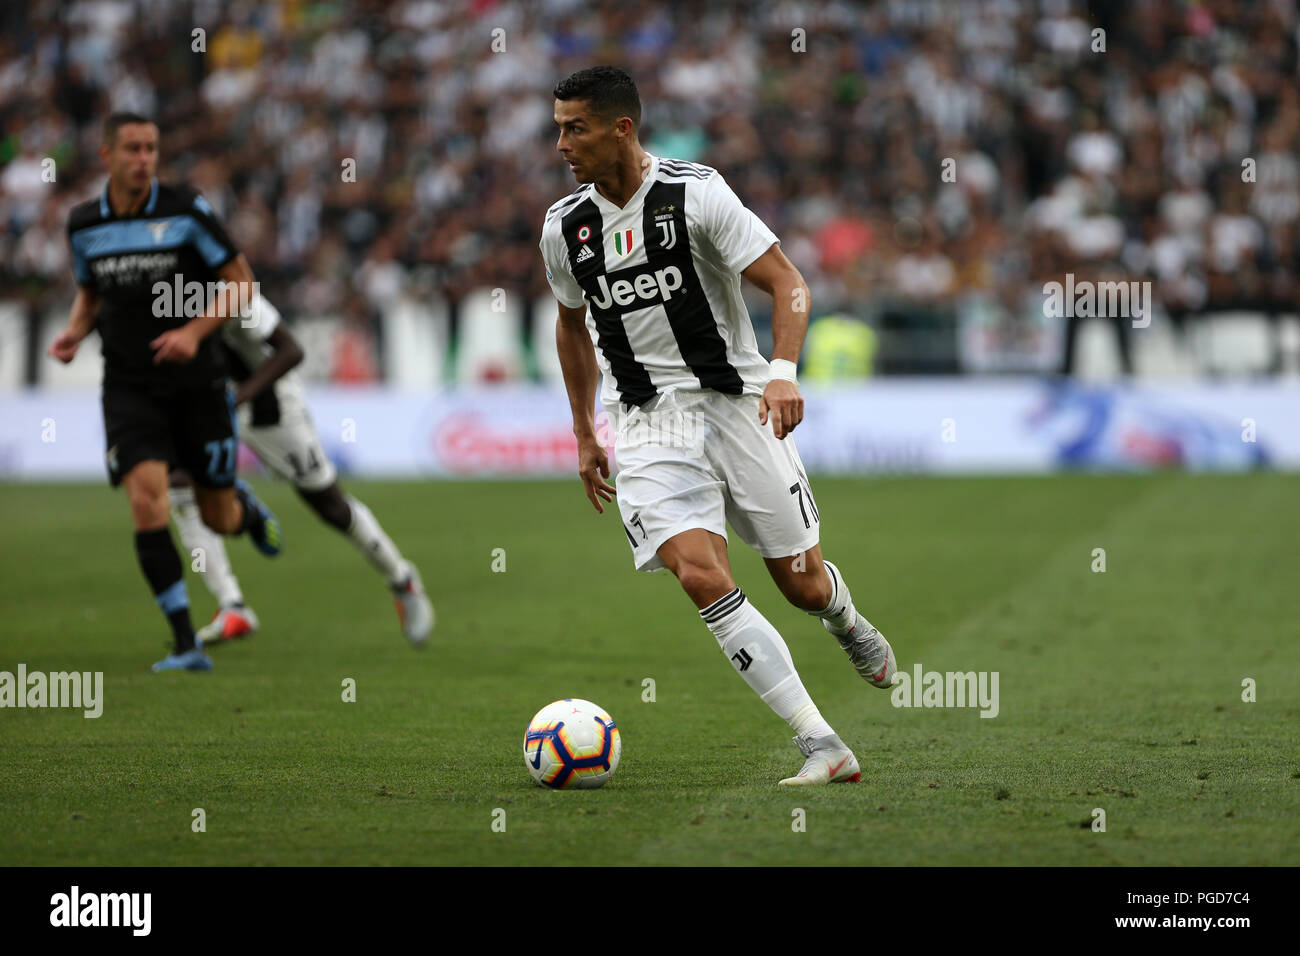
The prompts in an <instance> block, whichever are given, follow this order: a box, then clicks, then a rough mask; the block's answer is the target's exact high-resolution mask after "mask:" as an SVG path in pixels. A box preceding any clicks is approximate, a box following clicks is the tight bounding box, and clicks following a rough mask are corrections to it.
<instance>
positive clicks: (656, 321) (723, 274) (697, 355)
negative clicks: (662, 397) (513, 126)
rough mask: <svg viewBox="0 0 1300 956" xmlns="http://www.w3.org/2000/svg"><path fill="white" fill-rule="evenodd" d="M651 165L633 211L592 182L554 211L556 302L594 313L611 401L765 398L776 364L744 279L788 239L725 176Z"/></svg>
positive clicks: (548, 240) (547, 253)
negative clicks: (706, 393)
mask: <svg viewBox="0 0 1300 956" xmlns="http://www.w3.org/2000/svg"><path fill="white" fill-rule="evenodd" d="M649 158H650V169H649V172H648V174H647V176H646V178H645V180H644V181H643V182H642V183H641V187H640V188H639V189H638V190H637V191H636V192H635V193H634V194H633V196H632V198H631V199H630V200H628V203H627V205H626V206H624V207H623V208H622V209H619V208H618V207H617V206H615V205H614V204H613V203H612V202H610V201H609V200H608V199H606V198H605V197H604V196H602V195H600V193H599V192H597V190H596V187H595V185H594V184H590V183H589V184H586V185H584V186H582V187H581V188H579V189H577V190H575V191H574V192H573V193H571V194H570V195H568V196H566V197H565V198H564V199H561V200H560V201H559V202H557V203H555V204H554V205H553V206H551V208H550V209H549V210H547V213H546V222H545V224H544V225H543V227H542V241H541V248H542V258H543V259H544V260H545V262H546V278H547V280H548V281H549V282H550V284H551V289H552V290H553V291H554V292H555V297H556V298H557V299H558V300H559V301H560V302H561V303H562V304H563V305H565V306H567V307H569V308H574V309H576V308H578V307H579V306H581V305H582V304H583V302H584V301H585V302H586V303H587V305H588V310H587V330H588V331H589V332H590V334H591V340H592V342H593V343H594V344H595V346H596V357H597V360H598V362H599V365H600V369H601V372H602V373H603V374H604V385H603V387H602V389H601V400H602V401H603V402H605V403H606V404H612V403H615V402H619V401H622V402H626V403H628V404H629V405H643V404H645V403H646V402H647V401H649V400H650V399H652V398H653V397H654V396H655V395H657V394H659V393H660V392H662V391H665V390H666V389H669V388H675V389H687V390H689V389H696V390H699V389H706V388H711V389H715V390H716V391H719V392H725V393H727V394H731V395H739V394H741V393H743V392H748V393H752V394H761V393H762V391H763V388H764V386H765V385H766V384H767V380H768V376H769V372H768V362H767V359H765V358H764V357H763V355H762V353H761V352H759V350H758V344H757V342H756V341H755V339H754V328H753V325H752V324H751V323H750V321H749V312H748V310H747V309H746V308H745V303H744V301H743V300H742V299H741V295H740V273H741V271H742V270H744V269H745V268H747V267H748V266H749V265H750V264H751V263H752V262H753V261H754V260H755V259H757V258H758V257H759V256H761V255H762V254H763V253H764V252H766V251H767V250H768V249H769V248H771V246H772V244H773V243H775V242H777V238H776V236H775V235H773V233H772V231H771V230H770V229H768V228H767V226H765V225H764V224H763V222H762V220H761V219H759V218H758V217H757V216H756V215H754V214H753V213H752V212H750V211H749V210H748V209H746V208H745V206H744V205H743V204H742V203H741V201H740V200H739V199H738V198H737V197H736V194H735V193H734V192H732V191H731V187H730V186H728V185H727V183H726V181H725V180H724V179H723V178H722V176H721V175H720V174H719V173H718V172H717V170H715V169H711V168H710V167H708V166H701V165H699V164H697V163H688V162H684V161H681V160H675V159H661V158H659V157H657V156H650V157H649Z"/></svg>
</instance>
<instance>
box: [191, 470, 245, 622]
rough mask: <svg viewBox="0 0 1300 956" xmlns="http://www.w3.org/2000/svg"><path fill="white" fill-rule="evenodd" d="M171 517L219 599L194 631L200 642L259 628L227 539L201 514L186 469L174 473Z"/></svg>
mask: <svg viewBox="0 0 1300 956" xmlns="http://www.w3.org/2000/svg"><path fill="white" fill-rule="evenodd" d="M170 497H171V511H172V521H174V522H175V524H176V530H177V531H179V532H180V536H181V544H182V546H183V548H184V550H185V551H186V552H187V553H188V554H189V556H190V558H191V559H192V561H193V564H192V565H191V566H192V567H193V568H194V569H195V570H196V571H198V572H199V576H200V577H202V578H203V584H204V585H205V586H206V587H207V589H208V591H209V592H210V593H211V594H212V596H213V597H214V598H215V599H216V601H217V610H216V613H214V614H213V615H212V620H211V621H209V622H208V623H207V624H205V625H204V626H203V627H201V628H199V629H198V631H197V632H195V637H196V638H197V640H198V643H199V644H202V645H209V644H219V643H220V642H222V641H230V640H234V639H236V638H240V637H248V636H249V635H251V634H253V633H255V632H256V631H257V623H258V622H257V615H256V614H254V613H253V610H252V608H250V607H249V606H248V605H247V604H245V603H244V592H243V590H242V589H241V588H240V587H239V579H238V578H237V577H235V572H234V570H233V569H232V568H231V566H230V556H229V555H227V554H226V543H225V541H224V540H223V539H222V537H221V535H219V534H217V533H216V532H215V531H213V530H212V529H211V528H209V527H208V526H207V525H206V524H204V523H203V518H202V517H201V516H200V515H199V506H198V504H197V503H196V501H195V498H194V484H193V482H192V481H191V480H190V476H189V475H188V474H186V472H185V471H184V470H183V469H179V468H178V469H175V470H174V471H172V473H171V495H170Z"/></svg>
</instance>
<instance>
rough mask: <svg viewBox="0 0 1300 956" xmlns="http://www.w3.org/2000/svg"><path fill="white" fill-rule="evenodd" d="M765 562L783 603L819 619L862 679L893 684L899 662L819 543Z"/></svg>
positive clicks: (766, 559) (883, 685)
mask: <svg viewBox="0 0 1300 956" xmlns="http://www.w3.org/2000/svg"><path fill="white" fill-rule="evenodd" d="M785 440H786V441H789V439H788V438H787V439H785ZM763 562H764V563H765V564H766V565H767V570H768V573H769V574H771V575H772V580H773V581H775V582H776V586H777V587H778V588H780V589H781V593H782V594H784V595H785V598H786V600H787V601H789V602H790V603H791V604H793V605H794V606H795V607H797V608H799V609H800V610H803V611H807V612H808V613H809V614H811V615H812V616H813V617H818V618H821V622H822V625H823V626H824V627H825V628H826V630H828V631H829V632H830V633H831V634H832V635H833V636H834V637H835V639H836V640H837V641H839V644H840V647H842V648H843V649H844V652H845V653H846V654H848V655H849V660H850V661H852V662H853V666H854V668H855V669H856V670H857V672H858V674H859V675H861V677H862V679H863V680H865V681H866V682H867V683H868V684H871V685H872V686H873V687H881V688H886V689H888V688H890V687H892V686H893V685H894V678H895V674H896V673H897V671H898V662H897V661H896V660H895V659H894V650H893V648H892V647H890V646H889V641H887V640H885V636H884V635H883V634H881V633H880V632H879V631H878V630H876V628H874V627H873V626H872V625H871V622H870V621H868V620H867V619H866V618H865V617H863V616H862V614H861V613H860V612H859V611H858V610H857V608H855V607H854V606H853V596H852V595H851V594H850V593H849V586H848V584H847V583H845V581H844V577H843V575H842V574H841V573H840V569H839V568H838V567H836V566H835V565H834V564H832V563H831V562H829V561H824V560H823V559H822V548H821V545H820V544H817V545H814V546H813V547H811V548H809V549H808V550H807V551H805V552H803V553H801V554H795V555H791V556H789V557H785V558H764V559H763Z"/></svg>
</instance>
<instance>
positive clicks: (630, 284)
mask: <svg viewBox="0 0 1300 956" xmlns="http://www.w3.org/2000/svg"><path fill="white" fill-rule="evenodd" d="M628 271H635V270H628ZM596 284H597V285H598V286H599V287H600V296H599V297H595V296H592V295H591V294H590V293H588V294H587V297H588V298H589V299H591V304H592V306H593V307H595V308H597V309H600V310H601V311H602V312H604V311H606V310H608V309H609V308H610V307H612V306H615V305H618V306H629V305H630V306H632V307H633V308H636V309H642V308H645V307H646V306H648V305H651V304H653V303H656V302H667V301H668V300H669V299H671V298H672V297H673V293H674V292H676V291H677V290H678V289H680V288H681V287H682V270H681V269H679V268H677V267H676V266H669V267H668V268H666V269H659V270H657V271H655V272H642V273H640V274H639V275H637V276H636V277H635V278H632V279H615V280H614V282H613V283H612V284H611V283H610V282H609V278H608V276H603V275H601V276H597V277H596ZM637 300H641V301H639V302H638V301H637Z"/></svg>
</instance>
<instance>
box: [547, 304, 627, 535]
mask: <svg viewBox="0 0 1300 956" xmlns="http://www.w3.org/2000/svg"><path fill="white" fill-rule="evenodd" d="M586 320H587V307H586V306H585V305H581V306H579V307H578V308H576V309H570V308H569V307H568V306H566V305H564V304H562V303H561V304H560V317H559V319H558V320H557V321H556V323H555V348H556V351H558V352H559V355H560V370H561V371H562V372H563V373H564V388H565V390H566V391H568V393H569V408H570V410H571V411H572V412H573V434H574V437H576V438H577V439H578V474H579V475H580V476H581V477H582V484H583V487H584V488H586V491H587V499H588V500H589V501H590V502H591V504H592V506H593V507H594V508H595V509H596V510H597V511H598V512H600V513H601V514H604V512H605V509H604V508H603V507H601V504H600V502H601V500H602V499H603V500H605V501H612V500H613V499H612V498H611V497H610V495H612V494H614V493H615V492H614V486H613V485H611V484H610V483H609V482H607V481H606V480H605V479H606V478H608V477H609V455H608V454H607V453H606V452H605V448H604V446H603V445H602V444H601V443H600V439H599V438H597V437H596V420H595V417H594V415H593V412H592V409H593V408H594V407H595V405H596V382H597V380H598V379H599V378H600V370H599V368H597V366H596V349H595V346H593V345H592V344H591V336H590V335H588V334H587V324H586Z"/></svg>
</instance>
